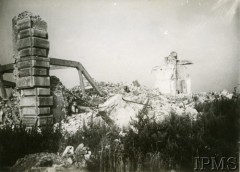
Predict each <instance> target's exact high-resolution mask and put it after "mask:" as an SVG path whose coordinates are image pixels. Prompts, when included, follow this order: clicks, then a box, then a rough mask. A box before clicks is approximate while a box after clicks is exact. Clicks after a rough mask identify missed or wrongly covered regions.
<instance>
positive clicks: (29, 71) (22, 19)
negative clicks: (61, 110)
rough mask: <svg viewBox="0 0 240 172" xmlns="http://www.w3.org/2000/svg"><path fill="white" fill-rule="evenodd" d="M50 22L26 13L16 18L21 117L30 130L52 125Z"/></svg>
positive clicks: (14, 46) (16, 56)
mask: <svg viewBox="0 0 240 172" xmlns="http://www.w3.org/2000/svg"><path fill="white" fill-rule="evenodd" d="M48 51H49V41H48V34H47V23H46V22H45V21H43V20H42V19H41V18H40V17H39V16H34V15H32V14H31V13H29V12H23V13H21V14H19V15H18V16H17V17H14V18H13V52H14V58H15V62H16V64H15V71H14V74H15V79H16V86H17V89H18V90H19V91H20V115H21V119H22V123H23V124H25V125H26V126H28V127H31V126H35V125H38V126H43V125H46V124H50V123H52V119H53V117H52V115H51V106H52V105H53V98H52V96H50V78H49V68H50V60H49V58H48Z"/></svg>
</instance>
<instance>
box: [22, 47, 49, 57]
mask: <svg viewBox="0 0 240 172" xmlns="http://www.w3.org/2000/svg"><path fill="white" fill-rule="evenodd" d="M47 55H48V50H47V49H42V48H25V49H22V50H20V51H19V56H20V58H21V57H25V56H42V57H47Z"/></svg>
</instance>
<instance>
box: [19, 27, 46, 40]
mask: <svg viewBox="0 0 240 172" xmlns="http://www.w3.org/2000/svg"><path fill="white" fill-rule="evenodd" d="M32 36H34V37H39V38H45V39H47V38H48V34H47V32H46V31H43V30H38V29H33V28H31V29H25V30H21V31H19V33H18V39H22V38H26V37H32Z"/></svg>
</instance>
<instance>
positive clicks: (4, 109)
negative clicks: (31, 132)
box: [0, 89, 20, 128]
mask: <svg viewBox="0 0 240 172" xmlns="http://www.w3.org/2000/svg"><path fill="white" fill-rule="evenodd" d="M19 124H20V114H19V93H18V91H17V90H16V89H14V90H13V91H12V94H11V95H10V96H9V98H8V99H0V128H2V127H4V126H6V125H11V126H13V125H19Z"/></svg>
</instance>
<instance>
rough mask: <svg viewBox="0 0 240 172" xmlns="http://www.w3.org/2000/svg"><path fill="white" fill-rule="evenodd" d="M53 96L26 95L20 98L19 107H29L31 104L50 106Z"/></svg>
mask: <svg viewBox="0 0 240 172" xmlns="http://www.w3.org/2000/svg"><path fill="white" fill-rule="evenodd" d="M52 105H53V97H52V96H49V97H38V96H27V97H22V98H21V99H20V107H29V106H30V107H31V106H39V107H40V106H52Z"/></svg>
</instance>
